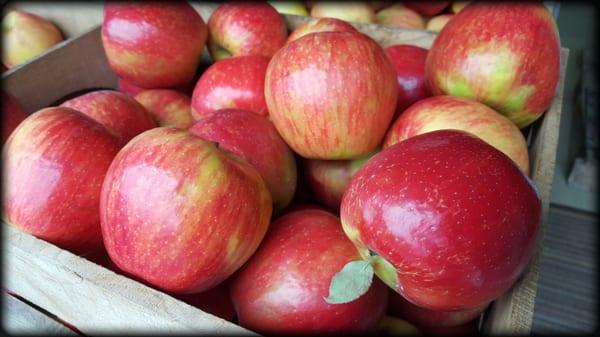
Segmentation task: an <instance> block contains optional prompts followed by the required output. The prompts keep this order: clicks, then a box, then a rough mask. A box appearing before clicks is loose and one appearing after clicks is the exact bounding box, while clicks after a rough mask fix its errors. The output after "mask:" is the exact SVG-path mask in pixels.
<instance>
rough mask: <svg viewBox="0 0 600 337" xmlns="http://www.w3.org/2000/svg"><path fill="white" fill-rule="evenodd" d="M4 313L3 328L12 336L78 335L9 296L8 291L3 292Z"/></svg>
mask: <svg viewBox="0 0 600 337" xmlns="http://www.w3.org/2000/svg"><path fill="white" fill-rule="evenodd" d="M2 313H3V315H2V327H3V328H4V331H5V332H7V333H9V334H11V335H24V334H28V335H29V334H44V335H62V336H65V335H66V336H76V335H77V334H76V333H75V332H74V331H73V330H71V329H69V328H67V327H66V326H64V325H62V324H60V323H59V322H57V321H55V320H54V319H52V318H50V317H48V316H47V315H45V314H44V313H42V312H40V311H38V310H36V309H35V308H33V307H32V306H30V305H29V304H27V303H25V302H23V301H21V300H19V299H18V298H16V297H14V296H11V295H9V294H8V293H6V291H2Z"/></svg>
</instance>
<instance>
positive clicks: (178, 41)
mask: <svg viewBox="0 0 600 337" xmlns="http://www.w3.org/2000/svg"><path fill="white" fill-rule="evenodd" d="M207 36H208V29H207V26H206V24H205V23H204V21H203V20H202V17H201V16H200V15H199V14H198V13H197V12H196V10H195V9H194V8H193V7H192V6H190V4H189V3H187V2H182V1H168V2H130V3H117V2H108V3H106V4H105V5H104V20H103V22H102V44H103V46H104V51H105V53H106V57H107V59H108V62H109V64H110V66H111V68H112V70H113V71H114V72H115V73H116V74H117V75H118V76H119V77H121V78H123V79H125V80H127V81H128V82H131V83H132V84H134V85H136V86H138V87H142V88H148V89H155V88H169V87H176V86H178V85H183V84H186V83H188V82H190V81H191V80H192V79H193V78H194V75H195V73H196V69H197V68H198V64H199V62H200V55H201V54H202V50H203V49H204V45H205V44H206V39H207Z"/></svg>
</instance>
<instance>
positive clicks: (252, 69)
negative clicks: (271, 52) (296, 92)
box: [192, 55, 269, 120]
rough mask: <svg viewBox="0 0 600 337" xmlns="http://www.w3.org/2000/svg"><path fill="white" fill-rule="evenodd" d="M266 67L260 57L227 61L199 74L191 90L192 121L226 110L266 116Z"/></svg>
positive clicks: (242, 57)
mask: <svg viewBox="0 0 600 337" xmlns="http://www.w3.org/2000/svg"><path fill="white" fill-rule="evenodd" d="M268 64H269V58H267V57H264V56H260V55H250V56H238V57H230V58H226V59H223V60H220V61H217V62H215V63H213V64H212V65H211V66H210V67H208V69H206V70H205V71H204V73H202V75H201V76H200V79H198V82H197V83H196V86H195V88H194V93H193V94H192V117H193V118H194V120H198V119H201V118H202V117H204V116H205V115H207V114H209V113H210V112H213V111H215V110H219V109H228V108H236V109H244V110H249V111H252V112H254V113H257V114H259V115H263V116H266V115H268V114H269V111H268V110H267V104H266V103H265V74H266V72H267V65H268ZM242 74H243V75H242Z"/></svg>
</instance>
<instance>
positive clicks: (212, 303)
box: [174, 280, 235, 322]
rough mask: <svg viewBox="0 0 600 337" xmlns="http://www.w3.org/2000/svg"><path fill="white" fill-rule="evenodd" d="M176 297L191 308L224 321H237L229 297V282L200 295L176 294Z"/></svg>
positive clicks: (224, 282)
mask: <svg viewBox="0 0 600 337" xmlns="http://www.w3.org/2000/svg"><path fill="white" fill-rule="evenodd" d="M174 296H175V297H176V298H178V299H179V300H181V301H183V302H185V303H187V304H189V305H191V306H194V307H196V308H198V309H200V310H202V311H204V312H207V313H209V314H211V315H214V316H217V317H220V318H222V319H224V320H227V321H230V322H233V321H234V319H235V309H234V308H233V303H232V302H231V298H230V296H229V282H228V280H225V281H223V282H221V283H219V284H218V285H217V286H215V287H213V288H210V289H208V290H205V291H203V292H201V293H198V294H183V295H181V294H174Z"/></svg>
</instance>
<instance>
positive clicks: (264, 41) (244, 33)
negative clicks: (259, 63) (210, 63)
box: [208, 2, 287, 61]
mask: <svg viewBox="0 0 600 337" xmlns="http://www.w3.org/2000/svg"><path fill="white" fill-rule="evenodd" d="M208 31H209V36H208V51H209V52H210V56H211V57H212V59H213V60H214V61H218V60H222V59H224V58H228V57H232V56H248V55H258V56H264V57H267V58H271V57H272V56H273V55H274V54H275V52H276V51H278V50H279V49H280V48H281V47H282V46H283V45H284V44H285V41H286V39H287V26H286V25H285V21H283V17H282V16H281V14H279V13H278V12H277V10H276V9H275V8H273V6H271V5H269V3H267V2H248V3H243V2H225V3H222V4H220V5H219V7H217V9H216V10H215V11H214V12H213V13H212V15H211V16H210V19H209V20H208Z"/></svg>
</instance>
